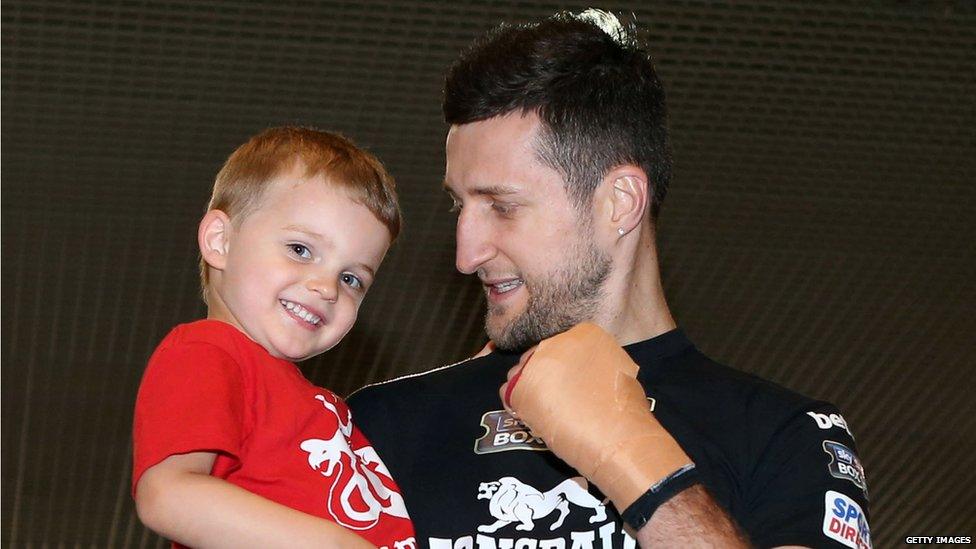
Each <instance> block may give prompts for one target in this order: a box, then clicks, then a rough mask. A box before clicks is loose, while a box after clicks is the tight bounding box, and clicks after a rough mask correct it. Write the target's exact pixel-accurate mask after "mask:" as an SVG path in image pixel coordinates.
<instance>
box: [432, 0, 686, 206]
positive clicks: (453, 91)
mask: <svg viewBox="0 0 976 549" xmlns="http://www.w3.org/2000/svg"><path fill="white" fill-rule="evenodd" d="M597 20H602V21H609V24H608V25H602V26H601V25H600V24H598V23H597ZM603 27H609V28H607V29H606V30H605V28H603ZM443 107H444V118H445V120H446V121H447V123H448V124H452V125H455V124H467V123H470V122H477V121H479V120H486V119H489V118H494V117H496V116H501V115H505V114H508V113H511V112H514V111H521V112H522V113H527V112H532V111H534V112H536V113H537V114H538V116H539V118H540V120H541V131H540V135H539V136H538V142H537V144H536V149H537V151H538V155H539V158H540V159H541V160H542V161H543V162H544V163H546V164H547V165H548V166H550V167H552V168H553V169H555V170H556V171H558V172H559V173H560V174H561V175H562V176H563V178H564V179H565V181H566V185H567V193H568V194H569V196H570V198H571V199H572V200H573V201H574V203H575V204H576V206H577V208H581V207H582V206H583V205H584V204H588V203H589V200H590V199H591V198H592V196H593V191H594V190H595V189H596V187H597V185H598V184H599V183H600V181H601V180H602V179H603V177H604V176H605V175H606V174H607V172H609V171H610V170H611V169H613V168H615V167H617V166H620V165H622V164H633V165H636V166H639V167H640V168H642V169H643V170H644V171H645V172H646V173H647V176H648V179H649V185H651V189H650V190H651V191H652V192H651V195H652V202H651V213H652V215H653V217H654V218H655V219H656V218H657V214H658V210H659V208H660V206H661V202H662V201H663V200H664V196H665V194H666V193H667V190H668V184H669V183H670V180H671V146H670V143H669V139H668V120H667V109H666V107H665V101H664V88H663V86H662V85H661V81H660V79H658V77H657V73H656V72H655V71H654V66H653V64H652V62H651V59H650V57H649V55H648V53H647V50H646V48H645V47H644V46H643V44H642V43H641V42H640V41H639V40H638V39H637V37H636V31H635V29H634V28H632V27H631V28H625V27H623V26H622V25H620V23H619V22H617V20H616V18H615V17H614V16H612V15H610V14H608V13H605V12H600V11H597V10H588V11H587V12H584V13H583V14H571V13H567V12H563V13H558V14H556V15H554V16H552V17H549V18H547V19H545V20H543V21H540V22H536V23H529V24H522V25H507V24H502V25H500V26H498V27H496V28H494V29H492V30H491V31H489V32H488V33H487V34H486V35H485V36H483V37H482V38H481V39H479V40H478V41H477V42H475V43H474V44H473V45H472V46H471V47H470V48H469V49H468V50H466V51H465V52H464V53H463V54H462V55H461V57H460V59H458V60H457V61H456V62H455V63H454V65H453V66H452V67H451V69H450V71H449V72H448V74H447V80H446V82H445V87H444V106H443ZM580 211H585V210H580Z"/></svg>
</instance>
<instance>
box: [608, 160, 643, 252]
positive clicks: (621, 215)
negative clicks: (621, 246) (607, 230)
mask: <svg viewBox="0 0 976 549" xmlns="http://www.w3.org/2000/svg"><path fill="white" fill-rule="evenodd" d="M603 184H604V185H607V186H608V191H609V193H608V195H607V200H608V206H609V208H608V211H609V214H610V215H609V219H608V221H609V223H610V225H611V228H612V230H614V231H616V233H617V235H619V236H623V235H625V234H627V233H629V232H630V231H632V230H634V229H635V228H637V227H639V226H640V223H641V221H643V219H644V216H645V215H648V213H647V203H648V199H649V196H648V193H649V189H648V185H647V174H645V173H644V170H642V169H640V168H638V167H637V166H632V165H624V166H618V167H616V168H614V169H612V170H610V172H608V173H607V175H606V176H605V177H604V178H603Z"/></svg>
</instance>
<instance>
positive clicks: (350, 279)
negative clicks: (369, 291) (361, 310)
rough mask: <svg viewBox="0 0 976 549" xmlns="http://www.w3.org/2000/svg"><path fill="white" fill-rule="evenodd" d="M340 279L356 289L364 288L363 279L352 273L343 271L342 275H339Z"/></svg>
mask: <svg viewBox="0 0 976 549" xmlns="http://www.w3.org/2000/svg"><path fill="white" fill-rule="evenodd" d="M339 280H341V281H342V283H343V284H346V285H347V286H349V287H350V288H354V289H356V290H360V289H362V288H363V281H362V280H360V279H359V277H358V276H356V275H354V274H352V273H342V275H341V276H340V277H339Z"/></svg>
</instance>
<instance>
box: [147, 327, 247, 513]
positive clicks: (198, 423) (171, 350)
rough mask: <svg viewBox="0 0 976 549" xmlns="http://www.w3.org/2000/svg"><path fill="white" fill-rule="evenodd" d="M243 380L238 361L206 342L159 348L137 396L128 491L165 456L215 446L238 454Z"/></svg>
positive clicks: (217, 450) (216, 450)
mask: <svg viewBox="0 0 976 549" xmlns="http://www.w3.org/2000/svg"><path fill="white" fill-rule="evenodd" d="M243 402H244V383H243V378H242V375H241V369H240V367H239V365H238V363H237V362H236V361H235V360H234V359H233V358H232V357H231V356H230V355H229V354H227V352H226V351H224V350H222V349H220V348H219V347H217V346H214V345H212V344H208V343H184V344H178V345H174V346H171V347H167V348H164V349H160V350H157V351H156V353H154V354H153V356H152V358H151V359H150V360H149V365H148V366H147V367H146V372H145V374H144V375H143V378H142V384H141V385H140V387H139V394H138V396H137V397H136V409H135V420H134V422H133V469H132V493H133V495H135V491H136V484H137V483H138V482H139V478H140V477H141V476H142V474H143V473H144V472H145V471H146V469H149V468H150V467H152V466H153V465H156V464H158V463H159V462H161V461H163V460H164V459H166V458H167V457H169V456H172V455H176V454H185V453H189V452H214V453H218V454H224V455H228V456H230V457H232V458H237V457H238V456H239V455H240V450H241V444H242V440H243V438H244V434H245V433H244V424H245V423H244V420H245V418H244V404H243Z"/></svg>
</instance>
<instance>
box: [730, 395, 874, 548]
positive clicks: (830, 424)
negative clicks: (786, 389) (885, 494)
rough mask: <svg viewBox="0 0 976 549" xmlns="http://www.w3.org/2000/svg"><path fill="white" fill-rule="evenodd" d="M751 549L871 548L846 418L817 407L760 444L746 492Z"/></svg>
mask: <svg viewBox="0 0 976 549" xmlns="http://www.w3.org/2000/svg"><path fill="white" fill-rule="evenodd" d="M748 490H749V492H748V497H747V501H748V502H749V505H750V507H751V512H750V513H749V516H750V517H751V519H750V520H751V524H749V525H744V526H746V528H747V529H748V530H749V531H750V532H753V542H754V543H756V544H757V545H758V546H759V547H776V546H779V545H804V546H808V547H853V548H864V547H871V534H870V528H869V526H868V519H869V516H870V515H869V511H868V490H867V484H866V481H865V476H864V468H863V467H862V465H861V460H860V458H859V457H858V455H857V447H856V445H855V443H854V438H853V436H852V435H851V433H850V430H849V428H848V426H847V423H846V421H845V420H844V418H843V416H841V414H840V412H838V411H837V409H836V408H834V407H833V406H831V405H829V404H825V403H819V404H816V405H813V406H810V407H807V408H805V409H802V410H800V411H799V412H797V413H796V414H794V415H792V416H791V417H790V419H789V420H788V421H786V422H785V423H784V424H783V425H782V426H781V427H780V428H779V429H778V430H777V431H776V432H775V434H774V435H773V436H772V438H771V439H769V440H768V442H767V444H766V447H765V451H763V452H762V458H761V459H760V461H759V464H758V465H757V467H756V469H755V471H754V474H753V476H752V481H751V482H750V483H749V487H748Z"/></svg>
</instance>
